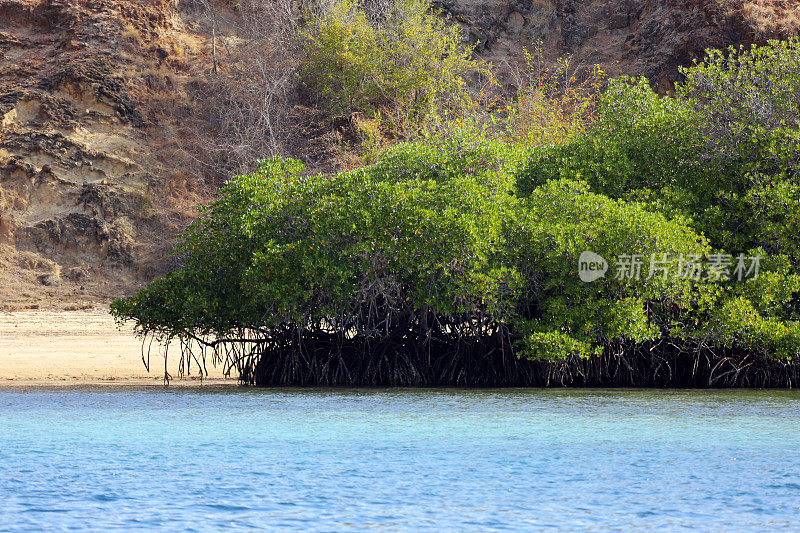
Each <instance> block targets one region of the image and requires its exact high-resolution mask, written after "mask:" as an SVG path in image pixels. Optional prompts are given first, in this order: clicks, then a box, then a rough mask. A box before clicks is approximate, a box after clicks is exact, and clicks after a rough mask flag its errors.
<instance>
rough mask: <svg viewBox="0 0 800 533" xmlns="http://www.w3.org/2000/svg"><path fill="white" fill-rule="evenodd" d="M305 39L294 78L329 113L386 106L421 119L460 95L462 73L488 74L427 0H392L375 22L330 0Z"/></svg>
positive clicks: (344, 1)
mask: <svg viewBox="0 0 800 533" xmlns="http://www.w3.org/2000/svg"><path fill="white" fill-rule="evenodd" d="M305 43H306V44H305V49H306V54H307V55H306V58H305V59H304V61H303V64H302V69H301V70H302V71H301V77H302V80H303V81H304V83H305V84H306V85H307V86H308V87H310V88H311V90H312V91H313V94H315V95H316V96H317V97H318V98H319V99H320V100H321V101H322V102H323V104H324V105H325V106H326V108H327V109H328V111H329V112H330V113H331V114H334V115H342V114H344V115H349V114H350V113H352V112H354V111H361V112H366V113H368V114H371V113H374V112H375V111H376V110H378V109H379V108H382V107H388V108H391V109H392V110H393V112H398V113H400V114H403V115H406V116H408V117H409V118H410V119H412V120H421V119H423V118H425V117H427V116H429V115H432V114H435V113H436V112H437V110H438V109H440V108H442V107H443V106H447V105H451V104H457V103H460V102H461V101H462V100H463V99H464V98H466V92H465V88H466V78H467V77H468V76H470V75H472V74H477V73H483V74H487V73H488V71H487V70H486V68H485V66H484V65H482V64H481V63H479V62H477V61H473V60H472V59H471V49H469V48H467V47H465V46H464V45H463V44H462V42H461V36H460V34H459V30H458V28H457V27H455V26H453V25H450V24H449V23H448V22H447V21H445V20H444V19H443V18H442V17H440V16H439V15H438V14H437V13H435V12H433V11H431V6H430V2H429V1H427V0H394V1H393V2H392V3H391V4H389V9H387V10H386V12H384V13H383V14H382V16H381V18H380V19H379V20H378V21H371V20H370V19H369V17H368V16H367V14H366V13H365V11H364V9H363V8H362V7H361V6H360V5H359V4H358V3H357V2H356V1H354V0H336V1H335V2H334V3H333V6H332V7H331V8H330V10H329V11H327V12H326V13H325V14H324V15H323V16H321V17H320V18H318V19H317V20H315V21H314V22H313V23H312V24H311V26H310V27H309V29H308V30H307V31H306V33H305Z"/></svg>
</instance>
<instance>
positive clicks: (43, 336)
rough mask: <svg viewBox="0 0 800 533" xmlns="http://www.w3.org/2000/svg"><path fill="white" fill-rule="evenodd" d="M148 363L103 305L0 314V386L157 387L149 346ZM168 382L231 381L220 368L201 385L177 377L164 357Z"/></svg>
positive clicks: (173, 363)
mask: <svg viewBox="0 0 800 533" xmlns="http://www.w3.org/2000/svg"><path fill="white" fill-rule="evenodd" d="M150 360H151V367H150V372H148V371H147V369H146V368H145V366H144V364H143V363H142V343H141V340H140V339H138V338H137V337H136V336H135V335H134V334H133V331H132V328H131V327H122V328H119V327H118V326H117V325H116V324H115V323H114V320H113V319H112V318H111V316H110V315H109V314H108V309H107V308H106V309H104V308H95V309H92V310H84V311H52V310H28V311H15V312H10V313H0V386H15V385H58V386H63V385H86V384H114V385H125V384H131V385H160V384H163V382H164V380H163V376H164V359H163V356H162V355H161V353H160V351H159V349H158V348H157V346H156V345H155V344H153V348H152V350H151V356H150ZM167 361H168V363H169V364H168V367H167V368H168V370H169V372H170V374H171V375H172V376H174V377H175V378H176V379H173V380H172V381H171V382H170V385H177V386H185V385H192V386H194V385H201V386H204V385H219V384H230V385H235V384H236V379H230V378H227V379H226V378H224V377H223V376H222V371H221V369H214V368H211V367H209V368H208V371H209V376H208V378H210V379H206V380H204V381H203V382H202V383H201V381H200V379H199V377H198V376H197V369H196V368H194V367H193V371H192V374H193V375H191V376H186V377H183V378H179V377H178V357H177V353H176V352H175V351H173V352H172V353H171V354H170V356H169V358H168V360H167Z"/></svg>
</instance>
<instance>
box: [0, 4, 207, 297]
mask: <svg viewBox="0 0 800 533" xmlns="http://www.w3.org/2000/svg"><path fill="white" fill-rule="evenodd" d="M182 28H183V26H182V21H181V19H180V17H179V16H178V11H177V9H176V3H175V2H173V1H170V0H163V1H160V0H153V1H147V2H144V1H142V2H136V1H126V2H118V1H102V0H101V1H95V2H82V1H78V0H44V1H40V0H0V245H2V246H0V278H2V285H1V286H0V308H2V307H4V306H6V307H7V306H12V307H13V305H14V303H15V302H17V303H24V302H25V301H29V300H31V299H36V298H38V297H42V298H44V299H47V298H51V299H53V300H54V301H55V302H56V303H57V301H59V300H70V299H72V298H73V296H76V297H79V298H86V297H91V298H95V299H98V300H107V299H108V298H110V297H113V296H115V295H116V294H119V292H120V290H124V288H125V287H128V286H132V285H133V284H134V283H135V281H137V280H140V279H142V278H145V279H146V278H150V277H152V276H154V275H157V274H159V273H161V272H164V271H165V270H166V266H165V256H166V252H167V250H168V249H169V248H170V247H171V246H172V245H174V242H175V238H174V236H175V233H176V232H178V231H180V229H182V227H183V226H184V225H185V224H186V223H187V222H188V221H189V219H190V218H191V216H192V215H193V212H192V208H191V207H187V206H185V205H182V206H181V207H180V208H176V206H175V204H176V203H178V204H180V203H181V202H180V199H177V200H178V201H177V202H176V201H175V200H176V199H175V198H171V197H170V195H169V190H170V183H169V181H170V178H172V177H174V176H175V175H176V169H179V168H180V160H179V158H178V159H176V158H175V157H174V153H173V152H174V151H175V150H176V147H175V145H174V143H172V144H171V143H170V142H169V139H168V137H169V135H170V132H169V131H168V130H169V127H170V124H169V123H168V122H161V121H159V117H158V116H156V115H155V114H154V109H155V106H154V105H153V102H154V101H157V100H159V99H160V98H163V97H164V95H165V94H166V95H167V96H169V97H172V98H173V99H174V98H175V97H177V96H178V94H176V93H177V91H179V89H180V85H181V83H185V82H186V79H187V78H188V74H187V72H188V71H187V70H186V69H185V61H184V60H180V61H178V60H176V61H174V62H170V60H169V59H168V58H169V56H170V52H169V51H167V50H168V49H169V50H173V51H179V52H181V53H182V52H183V50H182V49H180V47H179V46H178V45H176V40H175V39H176V36H180V35H182V33H181V32H182V31H183V29H182ZM197 46H199V48H200V49H201V51H200V52H202V46H203V41H202V39H201V40H200V43H199V45H197ZM200 55H202V53H200ZM187 179H191V178H190V177H188V178H187V177H185V176H184V177H183V180H182V183H184V188H186V186H185V183H186V180H187ZM194 200H195V201H196V200H197V199H194ZM61 269H64V271H69V272H80V275H75V276H72V275H70V276H68V277H67V278H66V279H64V280H63V281H64V283H61V278H59V277H58V271H60V270H61ZM53 279H58V280H59V283H54V282H53V283H50V282H48V283H45V282H43V281H42V280H49V281H52V280H53ZM72 285H75V286H74V287H73V286H72ZM78 285H85V286H87V287H91V289H92V290H89V291H88V296H87V294H77V289H78ZM37 286H38V287H39V289H38V291H37V289H36V287H37ZM42 286H44V287H47V288H48V290H49V291H50V292H47V293H42V292H41V291H42V290H43V289H42ZM53 291H55V292H53Z"/></svg>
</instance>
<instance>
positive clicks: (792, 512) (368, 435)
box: [0, 388, 800, 531]
mask: <svg viewBox="0 0 800 533" xmlns="http://www.w3.org/2000/svg"><path fill="white" fill-rule="evenodd" d="M256 527H258V528H270V529H273V528H274V529H287V530H299V531H341V530H363V529H365V528H378V529H383V530H436V531H440V530H474V531H492V530H531V529H537V530H538V529H550V530H555V531H560V530H565V531H573V530H576V529H602V530H609V529H620V530H628V529H638V530H657V531H664V530H667V531H668V530H681V529H700V530H707V531H711V530H714V531H718V530H727V531H738V530H762V531H763V530H796V529H798V528H800V393H797V392H783V391H777V392H776V391H771V392H769V391H761V392H752V391H722V392H703V391H637V390H571V391H563V390H486V391H454V390H367V391H364V390H360V391H356V390H353V391H343V390H243V389H236V388H231V389H166V390H165V389H162V388H152V389H124V388H117V389H115V388H97V389H60V390H59V389H31V390H22V389H0V530H3V531H5V530H19V531H30V530H40V529H43V528H46V529H49V530H76V529H77V530H80V529H91V530H108V529H115V528H118V529H139V530H141V529H146V530H170V531H173V530H184V529H185V530H197V531H200V530H219V529H250V528H256Z"/></svg>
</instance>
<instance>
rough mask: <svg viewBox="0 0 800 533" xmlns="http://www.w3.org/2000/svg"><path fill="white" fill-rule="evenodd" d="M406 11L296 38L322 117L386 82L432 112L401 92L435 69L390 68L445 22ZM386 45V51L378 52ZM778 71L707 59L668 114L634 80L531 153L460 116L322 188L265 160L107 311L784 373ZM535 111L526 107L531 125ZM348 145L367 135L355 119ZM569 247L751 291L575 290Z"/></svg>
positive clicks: (780, 50) (793, 61) (791, 223)
mask: <svg viewBox="0 0 800 533" xmlns="http://www.w3.org/2000/svg"><path fill="white" fill-rule="evenodd" d="M422 5H423V4H419V3H413V2H408V3H406V2H403V3H400V4H396V6H399V7H397V9H398V10H399V9H403V10H412V11H413V9H418V11H413V12H414V13H417V15H418V18H416V19H413V17H412V19H413V20H416V21H417V22H418V24H417V27H418V28H419V27H421V28H423V29H424V30H425V31H422V33H415V31H417V30H413V28H406V29H402V28H400V27H399V26H398V25H396V24H395V25H394V26H393V25H392V24H393V23H391V17H393V16H395V15H396V13H399V11H398V12H393V13H390V14H388V15H387V17H388V19H387V20H389V21H390V22H389V23H387V25H386V28H384V29H380V30H378V29H376V27H373V26H372V24H371V21H370V20H369V19H368V18H367V17H366V15H365V14H364V13H363V12H362V11H360V10H359V9H358V8H357V7H355V4H343V3H340V4H337V7H336V8H335V9H334V11H332V15H331V18H328V19H323V20H322V21H320V22H319V24H318V25H317V26H315V30H314V32H313V33H311V34H309V39H310V41H309V42H312V43H315V44H314V45H315V46H317V45H318V46H319V48H317V51H318V52H319V53H320V55H319V57H318V59H319V62H318V63H316V66H314V64H312V63H309V64H308V65H307V67H308V68H310V69H312V70H313V69H314V68H321V67H322V66H325V65H326V64H330V65H334V64H335V65H338V66H337V67H336V68H337V69H339V70H337V72H339V71H341V73H342V75H341V79H339V81H336V80H334V79H333V77H332V76H331V77H330V79H328V78H325V77H324V76H322V77H321V78H319V79H318V81H317V82H314V83H318V85H317V87H320V88H321V87H327V85H325V84H326V83H330V84H335V83H341V84H343V85H342V86H341V87H336V86H334V85H330V87H331V88H330V93H329V95H330V98H331V100H330V102H337V103H335V105H336V106H341V107H340V108H339V109H342V110H343V109H363V107H358V106H362V105H367V106H370V105H374V104H375V102H376V101H377V100H379V99H381V98H384V97H385V96H386V95H387V94H390V93H387V92H386V87H388V85H385V86H384V83H387V82H386V80H390V79H391V80H393V81H392V83H393V84H394V85H393V87H394V88H393V89H392V91H394V92H392V93H391V99H394V100H395V101H398V102H404V104H403V105H406V104H407V105H410V106H412V107H415V106H417V105H419V107H417V108H416V109H417V112H419V113H422V114H425V113H433V112H435V109H434V108H435V105H436V104H435V102H436V101H437V98H439V96H437V95H439V94H441V93H438V92H437V91H439V90H444V91H445V92H447V91H450V90H451V89H448V88H447V87H451V88H452V87H456V86H457V85H458V84H456V85H454V86H448V85H447V84H446V83H445V84H444V85H436V84H434V86H435V90H434V89H430V90H428V89H426V90H423V91H417V90H416V89H411V87H412V86H416V87H418V84H419V83H421V82H420V80H425V79H428V80H429V81H430V79H434V78H435V76H434V77H433V78H426V76H429V74H430V72H429V71H426V70H425V68H428V67H430V68H433V67H431V65H433V64H434V63H436V62H433V63H432V62H430V61H428V62H426V63H425V65H427V66H426V67H425V68H422V66H420V65H416V64H415V63H413V61H412V64H411V66H408V67H407V68H406V67H404V66H403V65H404V64H405V63H404V61H406V60H408V61H410V60H411V59H410V58H411V56H416V55H419V57H424V54H423V53H421V52H420V54H417V52H416V51H418V49H417V48H414V46H417V45H419V46H422V45H420V44H419V43H423V44H425V43H435V44H436V46H437V47H439V46H441V41H436V40H435V39H434V40H430V39H427V37H426V38H423V37H424V36H425V35H428V34H427V33H426V32H428V31H429V30H430V31H432V30H431V28H434V29H436V28H438V29H437V32H439V31H444V30H443V28H445V26H439V25H438V24H443V23H441V22H433V21H432V19H431V20H428V18H427V17H432V15H430V14H429V13H428V11H427V10H423V9H422V7H421V6H422ZM425 5H426V6H427V4H425ZM414 6H416V7H414ZM426 9H427V8H426ZM337 10H338V11H337ZM337 13H338V14H337ZM403 13H404V14H403V17H406V16H407V15H408V13H406V12H403ZM404 20H405V19H404ZM436 20H438V19H436ZM426 28H427V29H426ZM447 31H450V30H447ZM392 32H394V33H392ZM409 32H410V33H409ZM445 34H446V35H450V34H449V33H447V32H445ZM437 35H439V36H440V37H441V34H437ZM452 35H455V34H452ZM315 39H316V40H315ZM337 43H338V44H337ZM386 43H392V54H395V55H387V56H382V54H388V53H389V52H388V51H387V50H383V49H382V47H385V46H388V45H387V44H386ZM415 43H416V44H415ZM406 44H408V47H404V46H405V45H406ZM340 45H341V46H340ZM423 48H424V46H423ZM453 50H456V49H455V48H453ZM323 52H324V53H323ZM459 53H460V52H459ZM326 54H327V56H326ZM350 56H352V57H356V56H358V61H355V60H351V59H352V58H351V57H350ZM309 57H314V55H313V54H311V55H310V56H309ZM325 57H328V59H323V58H325ZM380 57H386V58H389V59H386V60H385V64H386V68H385V69H383V70H385V71H386V73H385V74H384V73H380V75H381V76H384V75H385V76H386V77H384V78H380V79H382V80H384V81H381V82H380V83H378V82H376V80H378V79H379V78H377V77H376V76H377V75H378V74H377V72H378V70H380V69H377V67H376V65H377V63H376V64H375V65H372V66H370V65H366V64H363V63H362V60H366V59H368V60H369V61H370V62H373V61H379V59H376V58H380ZM437 57H438V56H437ZM453 57H460V58H461V59H459V61H461V60H466V59H465V58H466V56H458V54H457V53H456V52H453ZM348 58H350V59H348ZM402 58H406V59H402ZM440 59H441V58H440ZM336 61H339V63H336ZM380 61H384V60H380ZM326 62H328V63H326ZM437 68H438V67H437ZM348 69H350V70H348ZM395 70H396V72H394V73H393V71H395ZM434 70H435V69H434ZM456 71H457V72H460V73H458V76H462V75H463V73H464V71H458V69H456ZM309 72H311V71H309ZM320 72H322V71H320ZM364 72H368V73H369V74H368V75H364ZM414 72H417V73H420V72H422V73H424V75H420V76H416V75H414V74H413V73H414ZM798 72H800V54H798V44H797V43H796V42H790V43H771V44H770V45H769V46H767V47H763V48H761V47H756V48H752V49H749V50H736V51H729V53H728V55H720V54H717V53H714V52H711V53H710V55H709V58H708V60H707V62H705V63H702V64H698V65H696V66H694V67H692V68H691V69H689V70H688V71H686V80H687V81H686V83H685V85H682V86H680V87H679V88H678V90H677V95H676V97H674V98H672V97H662V96H659V95H657V94H656V93H655V92H654V91H653V90H652V89H651V87H650V86H649V84H648V83H647V81H646V80H641V79H640V80H636V79H622V80H616V81H614V82H612V83H611V84H610V85H609V87H608V88H607V89H606V91H605V92H604V94H603V95H602V96H601V97H600V98H599V100H598V102H597V108H596V112H595V115H596V116H595V117H594V118H593V119H592V120H591V121H587V122H585V123H584V124H579V125H576V126H575V127H574V128H571V127H570V128H567V129H563V128H562V129H559V128H561V126H563V125H564V124H566V123H565V122H563V119H564V117H565V116H566V115H563V116H561V115H559V114H558V113H560V112H555V111H554V112H553V113H555V114H553V115H552V116H553V117H555V118H553V120H554V121H558V120H562V122H561V123H560V124H561V125H560V126H558V125H557V127H556V128H555V129H554V130H553V131H557V132H560V133H557V134H555V135H553V136H551V137H549V138H550V139H551V140H552V142H544V143H540V142H539V140H540V139H542V138H543V136H542V135H540V134H535V135H532V136H530V135H527V134H525V135H521V136H520V137H519V138H522V139H528V140H531V139H536V140H535V141H530V142H531V143H532V144H534V146H525V145H520V144H519V143H515V142H513V140H510V136H500V137H498V136H496V135H493V132H492V131H491V129H490V128H491V125H490V126H483V125H480V124H477V121H472V122H470V121H469V120H463V121H457V122H454V123H451V124H450V128H449V129H448V131H447V134H437V135H430V136H428V137H427V138H425V139H424V140H421V141H417V142H412V143H404V144H399V145H395V146H393V147H390V148H388V149H387V150H382V151H381V150H378V149H376V150H375V153H376V154H378V153H379V152H380V155H376V156H375V161H374V163H373V164H371V165H369V166H366V167H363V168H359V169H355V170H350V171H347V172H342V173H339V174H337V175H334V176H323V175H314V176H308V175H305V174H303V168H302V165H300V164H299V163H298V162H297V161H293V160H281V159H272V160H264V161H262V162H261V163H260V165H259V167H258V169H257V170H256V171H255V172H254V173H252V174H249V175H245V176H239V177H237V178H234V179H232V180H231V181H230V182H229V183H228V184H227V185H226V186H225V187H224V188H223V189H222V191H221V194H220V198H219V200H217V201H216V202H214V203H212V204H211V205H210V206H208V207H207V208H206V209H205V210H204V212H203V215H202V216H201V218H200V219H199V220H198V221H197V222H196V223H195V224H193V225H192V226H191V227H190V228H189V229H188V230H187V232H186V233H185V234H184V236H183V238H182V240H181V242H180V245H179V247H178V249H177V254H178V255H179V257H181V259H182V261H183V264H182V265H183V266H182V267H181V268H180V269H178V270H176V271H174V272H172V273H171V274H169V275H168V276H166V277H165V278H163V279H161V280H157V281H155V282H153V283H152V284H150V285H149V286H148V287H146V288H145V289H143V290H141V291H140V292H139V293H138V294H136V295H134V296H133V297H131V298H128V299H121V300H117V301H116V302H115V303H114V305H113V307H112V311H113V313H114V314H115V316H116V317H117V318H119V319H133V320H134V321H135V322H136V324H137V327H138V328H139V331H140V332H142V333H154V334H160V335H163V336H179V337H182V338H188V337H207V336H211V337H213V338H241V337H242V336H246V335H247V334H253V335H255V336H257V337H260V338H271V335H272V334H273V333H274V332H275V331H277V330H280V328H285V327H287V325H289V326H291V327H296V328H298V329H303V328H309V327H310V326H311V325H316V328H317V330H318V331H328V330H336V331H339V332H347V335H353V336H360V337H361V338H365V339H369V338H373V337H374V336H380V335H385V333H382V331H384V330H382V328H385V330H388V328H389V326H388V324H394V325H398V324H399V325H400V329H401V330H403V328H404V327H406V326H407V327H406V329H405V330H403V331H410V330H411V329H413V328H412V326H411V324H418V323H421V322H422V320H421V319H420V317H425V319H424V323H425V324H427V323H428V317H429V316H434V317H435V320H436V321H440V322H441V323H442V324H445V325H446V326H443V327H442V329H441V331H444V332H447V333H448V334H449V333H452V332H467V331H470V332H471V333H464V335H466V334H469V335H495V334H496V332H501V334H502V333H503V332H505V333H507V334H508V336H509V338H510V339H511V341H512V343H513V344H512V346H513V350H514V351H515V355H517V356H519V357H526V358H531V359H537V360H547V361H554V360H561V359H564V358H568V357H574V356H577V357H592V356H595V355H598V354H600V353H601V352H602V351H603V350H604V349H606V348H607V347H609V346H611V345H612V344H615V343H616V345H620V344H623V345H626V346H636V345H640V346H641V345H642V344H643V343H652V344H657V343H659V342H662V341H671V342H677V343H684V345H691V346H695V347H697V346H710V347H712V348H726V349H729V350H741V351H743V352H745V353H748V354H757V355H759V356H761V357H766V358H777V359H780V360H783V361H789V360H794V359H795V358H796V356H797V353H798V350H800V308H799V307H798V302H799V301H800V298H799V297H798V292H800V269H798V265H799V264H800V226H799V225H800V218H798V213H800V181H799V180H798V176H800V163H798V161H800V158H798V139H800V124H799V123H798V120H797V117H798V113H799V112H800V103H798V95H799V94H800V91H798V88H800V85H798V79H799V78H798V75H797V73H798ZM401 73H402V74H401ZM317 74H319V72H318V73H317ZM317 74H315V75H317ZM351 74H352V75H351ZM404 76H407V77H408V78H407V79H406V78H405V77H404ZM311 79H317V78H313V77H311V78H309V80H311ZM319 80H322V81H319ZM325 80H328V81H325ZM409 80H410V81H409ZM407 82H408V83H407ZM425 83H427V82H425ZM370 84H373V85H370ZM379 85H380V89H381V90H380V91H378V90H377V89H376V88H377V87H378V86H379ZM443 87H444V89H443ZM321 90H322V89H321ZM325 90H327V89H325ZM456 92H458V91H456ZM321 94H323V93H321ZM325 94H327V93H325ZM544 94H545V93H543V92H542V91H541V90H540V91H539V92H538V93H537V92H536V91H534V92H532V93H531V94H529V95H527V96H526V98H528V101H530V102H534V103H535V102H538V104H537V105H540V107H542V109H544V108H546V107H547V105H549V104H547V105H546V103H547V101H548V100H547V99H546V98H545V96H543V95H544ZM336 95H338V96H336ZM748 95H749V96H748ZM339 96H346V99H345V100H337V98H339ZM351 98H352V99H351ZM520 98H521V97H520ZM520 101H521V100H520ZM578 101H581V102H583V101H584V100H581V99H580V98H579V99H578ZM353 106H355V107H353ZM432 106H433V107H432ZM548 109H549V108H548ZM536 113H539V111H537V112H536ZM545 114H546V113H545ZM512 116H518V115H513V113H512ZM537 116H538V115H537ZM559 116H560V117H561V118H559ZM526 120H527V119H526ZM364 128H365V131H367V130H368V132H367V133H368V134H369V135H371V136H372V137H374V138H375V137H377V136H378V133H377V129H378V128H379V126H377V125H376V124H375V123H369V122H365V126H364ZM376 142H377V141H376ZM720 146H722V147H723V149H720ZM587 250H588V251H592V252H595V253H597V254H600V255H601V256H603V257H604V258H606V259H607V260H609V261H613V259H614V258H616V257H619V256H621V255H624V254H640V255H641V256H642V257H644V258H645V261H647V258H653V259H655V258H656V257H657V256H659V255H662V254H668V255H670V256H673V257H675V256H692V255H694V256H699V257H705V258H709V257H711V256H712V255H719V254H730V255H731V256H733V257H736V256H737V255H738V254H740V253H743V254H747V255H748V256H754V255H758V256H761V257H763V260H762V263H761V270H760V273H759V276H758V277H757V278H755V279H748V280H742V281H740V280H737V279H722V280H712V279H706V278H703V277H700V278H697V279H690V278H687V277H678V276H675V275H670V276H658V275H656V276H647V275H644V276H642V278H641V279H639V280H635V281H632V280H630V279H625V278H624V277H621V276H615V272H614V266H613V262H612V263H611V270H609V272H607V273H606V275H605V277H603V278H601V279H598V280H596V281H594V282H592V283H584V282H583V281H581V280H580V278H579V277H578V275H577V274H578V273H577V262H578V257H579V256H580V254H581V253H582V252H583V251H587ZM415 321H416V322H415ZM476 331H477V332H478V333H475V332H476ZM248 332H249V333H248ZM459 334H461V333H459ZM460 341H461V338H460V337H459V341H458V342H460ZM502 346H503V345H502V344H501V347H502Z"/></svg>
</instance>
